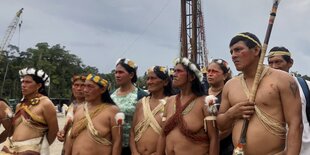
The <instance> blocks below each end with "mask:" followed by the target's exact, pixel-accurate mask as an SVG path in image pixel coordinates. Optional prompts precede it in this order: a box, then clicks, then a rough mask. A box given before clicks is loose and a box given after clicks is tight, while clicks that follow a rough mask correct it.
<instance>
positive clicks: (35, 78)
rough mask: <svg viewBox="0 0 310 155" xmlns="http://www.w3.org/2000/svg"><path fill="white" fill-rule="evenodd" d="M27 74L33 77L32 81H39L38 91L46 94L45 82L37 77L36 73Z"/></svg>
mask: <svg viewBox="0 0 310 155" xmlns="http://www.w3.org/2000/svg"><path fill="white" fill-rule="evenodd" d="M28 75H29V76H31V78H32V79H33V81H35V82H36V83H38V84H39V83H41V87H40V88H39V90H38V92H39V93H40V94H42V95H44V96H47V95H48V94H47V92H46V88H45V82H44V81H43V79H42V78H41V77H38V76H36V75H33V74H28Z"/></svg>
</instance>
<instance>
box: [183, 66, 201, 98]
mask: <svg viewBox="0 0 310 155" xmlns="http://www.w3.org/2000/svg"><path fill="white" fill-rule="evenodd" d="M190 63H192V62H190ZM179 64H182V63H179ZM193 64H194V65H195V66H196V67H197V69H198V70H200V67H199V66H198V65H197V64H195V63H193ZM182 65H183V67H184V68H185V69H186V71H187V73H188V75H187V76H189V74H190V75H192V76H194V77H195V78H194V80H193V81H192V87H191V90H192V92H193V93H194V94H195V95H196V96H203V95H205V90H204V86H203V85H202V83H201V82H200V80H199V78H198V77H197V76H196V74H195V73H194V71H192V70H191V69H190V68H189V66H186V65H184V64H182Z"/></svg>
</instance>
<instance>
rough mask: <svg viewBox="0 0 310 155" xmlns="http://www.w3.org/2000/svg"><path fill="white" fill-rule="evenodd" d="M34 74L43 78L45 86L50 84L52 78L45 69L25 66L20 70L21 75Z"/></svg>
mask: <svg viewBox="0 0 310 155" xmlns="http://www.w3.org/2000/svg"><path fill="white" fill-rule="evenodd" d="M26 75H34V76H37V77H39V78H41V79H42V81H43V82H44V85H45V86H49V85H50V78H49V76H48V75H47V74H46V73H45V72H44V71H43V70H41V69H40V70H36V69H34V68H24V69H21V70H19V76H21V77H23V76H26Z"/></svg>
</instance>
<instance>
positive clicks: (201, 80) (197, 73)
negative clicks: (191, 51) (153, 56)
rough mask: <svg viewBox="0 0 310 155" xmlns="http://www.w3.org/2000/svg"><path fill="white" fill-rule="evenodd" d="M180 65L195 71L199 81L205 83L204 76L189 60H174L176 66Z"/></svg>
mask: <svg viewBox="0 0 310 155" xmlns="http://www.w3.org/2000/svg"><path fill="white" fill-rule="evenodd" d="M179 63H181V64H183V65H184V66H187V67H188V68H189V69H190V70H191V71H193V72H194V73H195V75H196V77H197V78H198V79H199V81H200V82H201V83H202V82H203V75H202V73H201V71H200V70H199V69H198V68H197V67H196V65H195V64H194V63H192V62H191V61H190V60H189V59H187V58H185V57H183V58H176V59H175V60H174V65H177V64H179Z"/></svg>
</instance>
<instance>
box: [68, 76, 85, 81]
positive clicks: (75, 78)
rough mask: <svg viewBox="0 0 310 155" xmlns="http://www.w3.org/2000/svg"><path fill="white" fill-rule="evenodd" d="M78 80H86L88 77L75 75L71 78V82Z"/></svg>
mask: <svg viewBox="0 0 310 155" xmlns="http://www.w3.org/2000/svg"><path fill="white" fill-rule="evenodd" d="M77 80H82V81H85V80H86V77H85V76H84V75H74V76H73V77H72V78H71V82H72V83H74V82H75V81H77Z"/></svg>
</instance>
